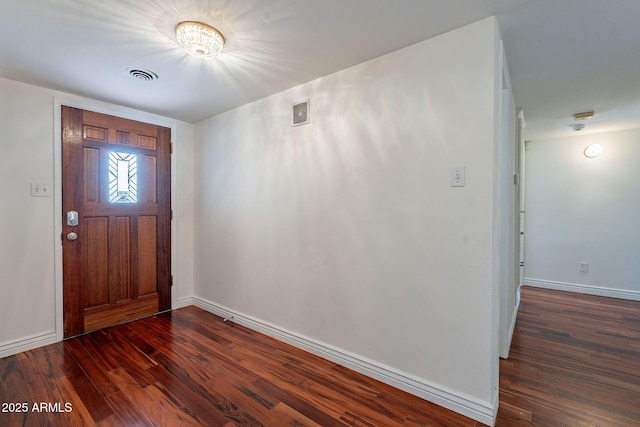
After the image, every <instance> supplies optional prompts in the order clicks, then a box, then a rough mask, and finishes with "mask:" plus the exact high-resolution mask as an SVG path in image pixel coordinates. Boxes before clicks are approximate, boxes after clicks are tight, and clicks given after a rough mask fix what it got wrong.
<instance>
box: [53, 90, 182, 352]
mask: <svg viewBox="0 0 640 427" xmlns="http://www.w3.org/2000/svg"><path fill="white" fill-rule="evenodd" d="M63 105H67V106H69V107H74V108H79V109H81V110H89V111H95V112H96V113H102V114H108V115H111V116H116V117H122V118H124V119H129V120H136V121H139V122H145V123H150V124H153V125H157V126H163V127H167V128H170V129H171V144H173V143H174V142H175V135H176V130H177V129H176V128H177V126H176V124H175V123H174V122H169V121H167V119H164V118H162V117H159V116H156V115H153V114H151V113H145V112H142V111H137V110H133V109H130V108H126V107H120V106H117V105H114V104H108V103H101V102H98V101H95V102H92V101H90V100H82V99H69V98H63V97H54V99H53V126H54V132H53V135H54V137H53V140H54V148H53V149H54V156H53V157H54V176H53V182H54V227H53V229H54V234H53V237H54V272H55V280H54V282H55V285H54V286H55V305H56V311H55V313H56V319H55V333H56V341H62V340H63V339H64V322H63V319H64V318H63V296H62V288H63V278H62V240H61V236H62V112H61V111H62V106H63ZM170 157H171V158H170V162H171V178H170V180H171V192H172V193H173V191H174V189H175V172H174V171H175V170H176V169H175V167H176V165H175V164H174V162H175V159H174V156H173V155H172V156H170ZM174 200H175V198H173V197H172V198H171V209H172V210H173V209H174V206H173V203H175V202H174ZM174 228H175V225H174V222H173V221H171V267H172V270H173V267H174V262H175V260H174V255H175V254H174V250H175V249H174V248H175V247H176V245H175V241H174V239H175V229H174ZM176 298H177V297H176V292H175V290H174V289H172V292H171V308H172V309H174V308H175V307H176V306H177V299H176Z"/></svg>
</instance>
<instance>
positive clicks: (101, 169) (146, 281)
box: [62, 107, 171, 337]
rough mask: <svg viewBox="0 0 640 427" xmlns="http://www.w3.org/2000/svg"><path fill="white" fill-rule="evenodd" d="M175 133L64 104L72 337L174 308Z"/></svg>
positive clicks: (67, 322)
mask: <svg viewBox="0 0 640 427" xmlns="http://www.w3.org/2000/svg"><path fill="white" fill-rule="evenodd" d="M170 132H171V131H170V130H169V129H167V128H163V127H159V126H155V125H151V124H146V123H141V122H136V121H132V120H127V119H121V118H117V117H112V116H108V115H104V114H99V113H94V112H90V111H83V110H79V109H75V108H71V107H62V163H63V164H62V170H63V178H62V186H63V189H62V199H63V201H62V204H63V211H64V212H63V218H66V212H68V211H71V210H73V211H77V212H78V218H79V224H78V226H75V227H72V226H68V225H67V224H66V223H65V224H63V282H64V283H63V300H64V336H65V337H71V336H75V335H78V334H81V333H85V332H89V331H91V330H95V329H98V328H102V327H106V326H110V325H112V324H117V323H121V322H125V321H129V320H132V319H135V318H138V317H142V316H146V315H149V314H153V313H156V312H158V311H163V310H167V309H169V308H170V304H171V303H170V301H171V294H170V290H171V288H170V287H171V283H170V276H171V271H170V264H171V263H170V253H171V248H170V220H171V218H170V215H171V210H170V159H169V157H170V139H171V133H170ZM71 232H73V233H76V234H77V239H75V240H68V239H67V238H65V236H66V235H68V233H71Z"/></svg>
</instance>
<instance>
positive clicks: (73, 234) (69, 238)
mask: <svg viewBox="0 0 640 427" xmlns="http://www.w3.org/2000/svg"><path fill="white" fill-rule="evenodd" d="M77 238H78V235H77V234H76V233H73V232H72V233H69V234H67V240H71V241H74V240H76V239H77Z"/></svg>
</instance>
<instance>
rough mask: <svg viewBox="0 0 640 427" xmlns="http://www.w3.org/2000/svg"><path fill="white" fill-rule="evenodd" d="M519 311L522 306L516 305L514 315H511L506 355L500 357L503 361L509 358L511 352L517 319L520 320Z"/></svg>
mask: <svg viewBox="0 0 640 427" xmlns="http://www.w3.org/2000/svg"><path fill="white" fill-rule="evenodd" d="M519 309H520V304H516V305H515V307H513V313H512V314H511V322H510V325H509V334H508V336H507V348H506V353H505V354H503V355H501V356H500V357H501V358H503V359H508V358H509V351H510V350H511V341H513V332H514V331H515V329H516V319H517V318H518V310H519Z"/></svg>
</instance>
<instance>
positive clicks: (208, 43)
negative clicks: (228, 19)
mask: <svg viewBox="0 0 640 427" xmlns="http://www.w3.org/2000/svg"><path fill="white" fill-rule="evenodd" d="M176 37H177V38H178V43H180V46H182V48H183V49H184V50H186V51H187V53H188V54H189V55H193V56H196V57H198V58H201V59H213V58H215V57H216V56H218V55H219V54H220V52H222V48H223V47H224V37H223V36H222V34H220V32H219V31H218V30H216V29H215V28H213V27H211V26H209V25H207V24H203V23H202V22H195V21H184V22H181V23H179V24H178V26H177V27H176Z"/></svg>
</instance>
